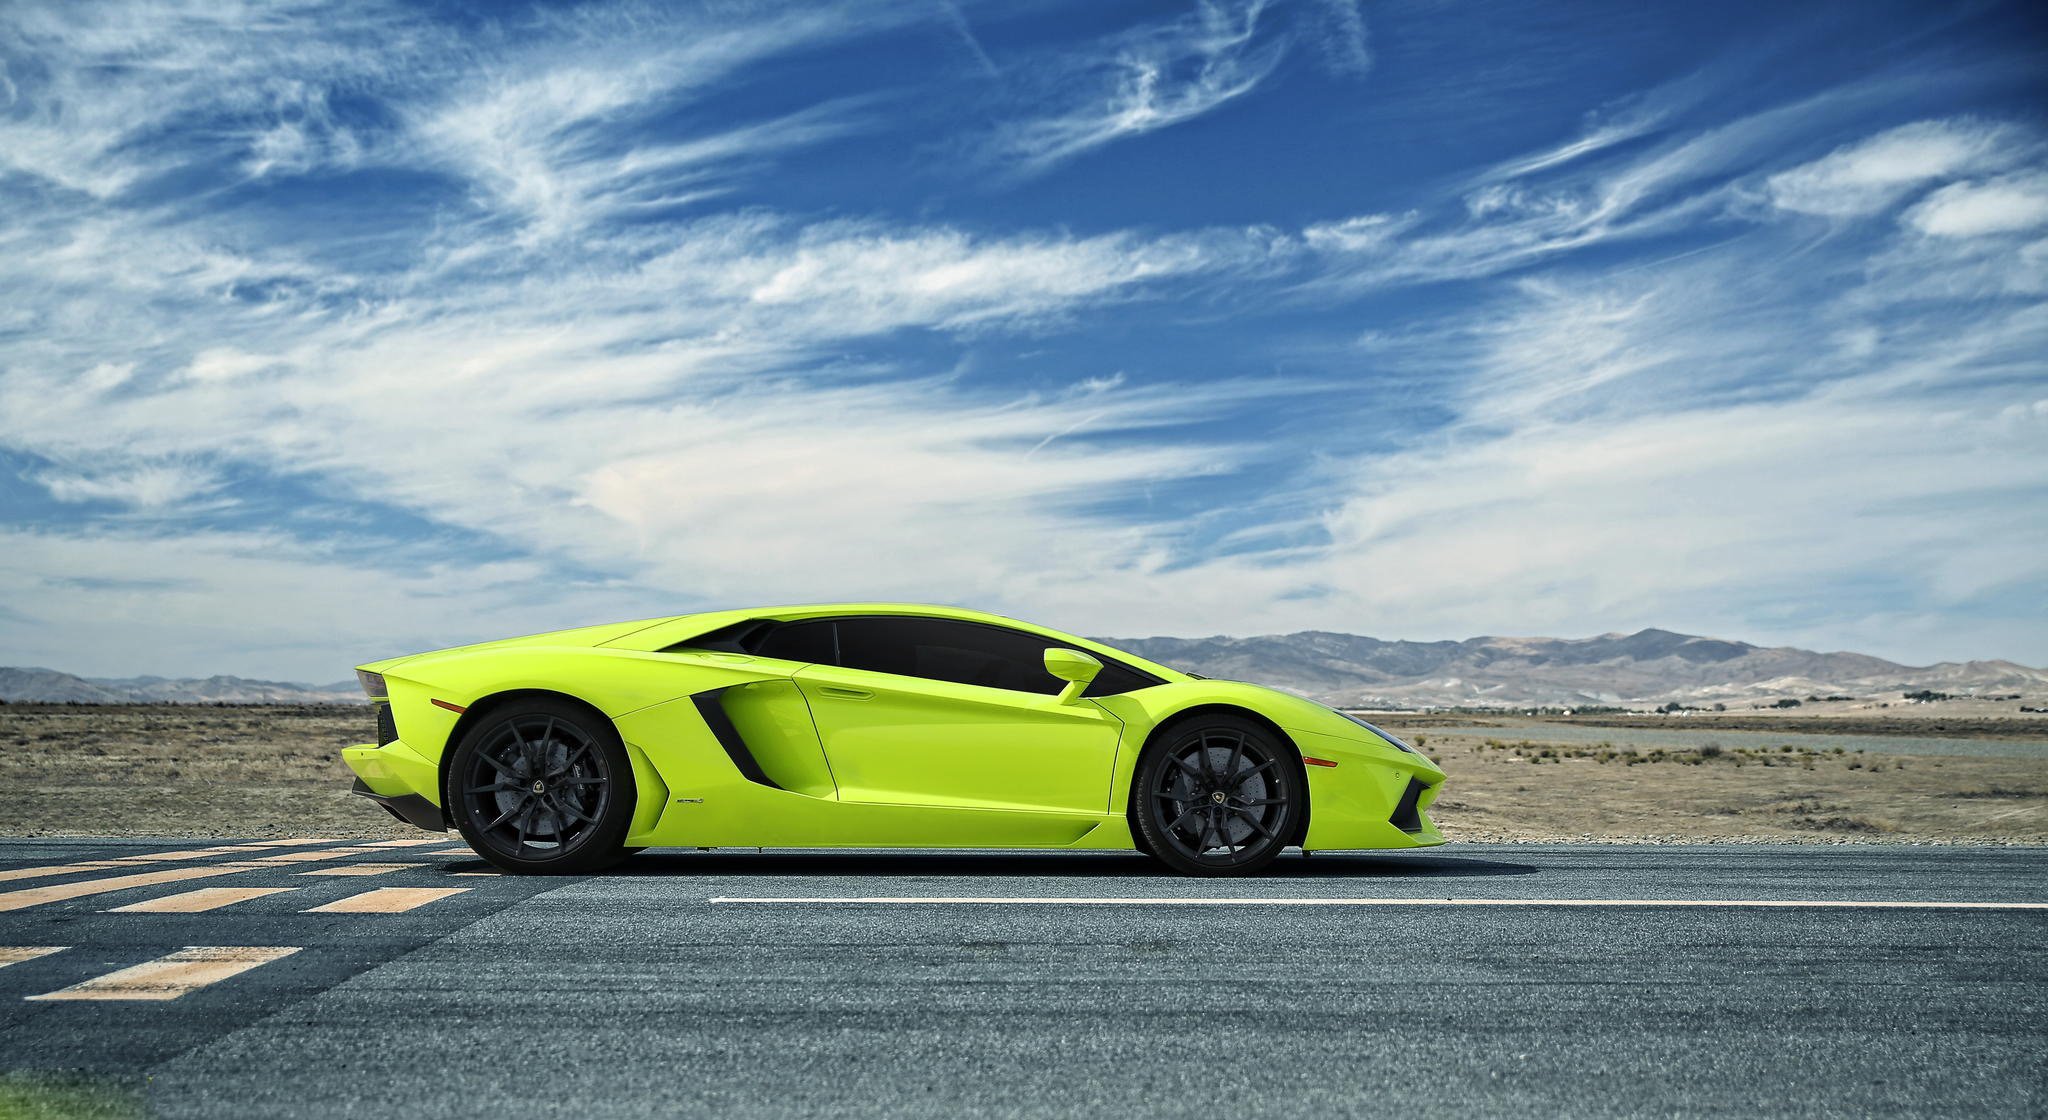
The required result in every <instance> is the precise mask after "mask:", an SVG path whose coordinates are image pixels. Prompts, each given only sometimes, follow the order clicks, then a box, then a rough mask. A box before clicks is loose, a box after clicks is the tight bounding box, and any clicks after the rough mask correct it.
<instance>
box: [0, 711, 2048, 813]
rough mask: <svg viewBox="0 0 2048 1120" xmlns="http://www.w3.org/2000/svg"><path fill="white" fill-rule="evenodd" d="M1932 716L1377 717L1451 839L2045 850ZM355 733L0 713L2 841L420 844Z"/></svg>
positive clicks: (2030, 779) (2015, 783)
mask: <svg viewBox="0 0 2048 1120" xmlns="http://www.w3.org/2000/svg"><path fill="white" fill-rule="evenodd" d="M1939 707H1940V705H1916V706H1913V707H1912V708H1910V709H1903V710H1896V711H1894V710H1879V711H1871V710H1867V709H1866V710H1857V711H1853V712H1852V711H1844V712H1842V713H1839V714H1838V715H1836V716H1830V715H1828V714H1826V713H1812V712H1801V713H1799V714H1788V715H1782V716H1781V715H1765V714H1759V713H1756V712H1744V713H1727V714H1716V715H1697V716H1693V717H1687V718H1676V717H1660V716H1627V715H1623V716H1611V715H1610V716H1582V717H1571V718H1547V719H1537V718H1529V717H1506V716H1493V715H1471V714H1465V713H1435V714H1431V715H1426V716H1422V715H1412V714H1405V715H1404V714H1385V715H1381V716H1375V717H1373V718H1375V719H1376V720H1378V721H1379V722H1380V723H1381V724H1382V726H1385V727H1386V728H1388V729H1389V730H1391V731H1394V732H1396V733H1398V734H1401V735H1404V736H1406V737H1408V738H1409V740H1410V741H1411V742H1413V743H1415V744H1416V746H1418V747H1419V748H1421V750H1422V751H1423V752H1424V753H1425V754H1428V755H1429V756H1431V757H1432V758H1434V759H1436V760H1437V761H1438V762H1439V763H1441V764H1442V765H1443V766H1444V768H1445V769H1446V770H1448V771H1449V772H1450V781H1449V783H1448V785H1447V786H1446V788H1445V790H1444V793H1443V794H1442V796H1441V797H1440V798H1439V800H1438V801H1437V804H1436V809H1435V816H1436V818H1437V820H1438V822H1439V824H1440V825H1441V826H1442V828H1443V831H1444V833H1445V834H1446V835H1447V836H1449V837H1451V838H1452V839H1453V840H1472V841H1559V840H1566V841H1570V840H1581V841H1583V840H1595V841H1617V842H1624V841H1625V842H1643V841H1653V842H1679V841H1687V842H1697V841H1702V840H1726V841H1745V840H1749V841H1774V842H1785V841H1806V842H1821V843H1830V842H1832V843H1841V842H1895V843H1896V842H1922V843H1926V842H1936V843H1942V842H1946V843H2036V844H2037V843H2042V842H2048V719H2041V718H2026V717H2020V718H2014V717H2011V716H2009V715H1991V714H1985V713H1981V712H1974V711H1969V710H1963V709H1961V708H1959V709H1958V710H1956V711H1954V712H1951V713H1948V714H1944V713H1942V712H1940V711H1937V710H1934V709H1937V708H1939ZM370 736H371V717H370V713H369V711H368V709H366V708H360V707H353V706H313V707H263V706H251V707H210V706H172V705H163V706H142V705H138V706H66V705H30V704H17V705H0V783H4V786H0V788H5V789H6V790H8V791H9V792H10V794H11V796H10V798H9V801H10V804H11V806H12V809H13V811H12V812H10V813H8V814H7V815H6V817H5V819H4V820H0V834H4V835H9V836H195V837H197V836H236V837H265V836H284V835H292V836H309V835H321V836H333V837H337V838H347V837H379V838H395V837H402V836H406V835H417V834H418V833H417V830H414V829H412V828H410V827H409V826H407V825H403V824H400V823H399V822H397V821H394V820H392V819H391V818H390V817H388V816H386V815H385V813H384V812H383V811H382V810H380V809H378V808H377V807H376V806H374V805H371V804H369V803H368V802H365V801H363V800H361V799H360V798H354V797H350V796H348V788H349V785H350V776H349V774H348V772H347V770H346V768H345V767H343V766H342V764H341V760H340V756H339V751H340V749H341V747H343V746H345V745H347V744H350V743H355V742H361V741H363V740H365V739H367V738H369V737H370Z"/></svg>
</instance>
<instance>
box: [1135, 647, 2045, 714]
mask: <svg viewBox="0 0 2048 1120" xmlns="http://www.w3.org/2000/svg"><path fill="white" fill-rule="evenodd" d="M1104 640H1105V641H1107V642H1108V644H1110V645H1113V646H1116V647H1117V648H1119V649H1127V650H1130V651H1131V652H1132V653H1135V654H1138V655H1140V656H1142V657H1147V658H1150V659H1152V660H1154V661H1157V662H1160V663H1162V664H1166V665H1171V666H1173V667H1174V668H1176V669H1182V670H1186V671H1188V672H1194V673H1200V674H1202V675H1203V676H1209V677H1224V678H1228V679H1230V680H1241V681H1252V682H1255V683H1258V684H1266V685H1273V686H1275V687H1278V688H1284V689H1287V690H1288V691H1290V692H1297V693H1301V694H1303V695H1305V696H1309V697H1311V698H1313V699H1316V700H1320V701H1322V702H1324V703H1327V704H1335V705H1338V706H1344V707H1402V708H1416V707H1452V708H1456V707H1533V706H1556V707H1578V706H1588V705H1619V706H1629V707H1648V706H1657V705H1663V704H1669V703H1677V704H1685V705H1694V706H1705V705H1708V704H1713V703H1731V704H1733V703H1745V704H1747V703H1755V702H1757V701H1767V702H1768V701H1772V700H1776V699H1780V698H1786V697H1790V698H1795V699H1797V698H1804V697H1807V696H1854V697H1859V698H1861V697H1877V696H1883V695H1886V694H1896V693H1899V692H1913V691H1920V690H1923V689H1927V690H1933V691H1936V692H1946V693H1950V694H1953V695H1965V694H1969V695H1979V696H1982V695H2010V694H2013V693H2020V694H2022V695H2024V696H2027V697H2029V698H2034V697H2039V696H2042V695H2044V694H2048V671H2044V670H2041V669H2030V668H2028V667H2026V666H2024V665H2017V664H2014V663H2013V662H2010V661H1962V662H1955V661H1944V662H1941V663H1939V664H1935V665H1927V666H1919V667H1915V666H1910V665H1900V664H1896V663H1894V662H1891V661H1886V660H1884V659H1882V658H1877V657H1871V656H1868V655H1866V654H1860V653H1815V652H1814V651H1812V650H1804V649H1794V648H1792V647H1789V646H1777V647H1766V646H1753V645H1750V644H1748V643H1746V642H1730V641H1723V640H1721V639H1718V638H1701V637H1696V636H1694V635H1691V634H1676V633H1673V632H1671V631H1669V630H1641V631H1638V632H1636V633H1634V634H1602V635H1600V636H1599V637H1596V638H1496V637H1486V638H1470V639H1467V640H1465V641H1462V642H1451V641H1443V642H1388V641H1381V640H1380V639H1378V638H1367V637H1361V636H1359V635H1357V634H1333V633H1329V632H1326V631H1320V630H1306V631H1302V632H1300V633H1297V634H1274V635H1268V636H1263V637H1253V638H1230V637H1214V638H1111V639H1104Z"/></svg>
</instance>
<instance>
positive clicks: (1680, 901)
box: [710, 895, 2048, 910]
mask: <svg viewBox="0 0 2048 1120" xmlns="http://www.w3.org/2000/svg"><path fill="white" fill-rule="evenodd" d="M710 901H711V902H713V903H732V904H743V905H749V906H764V905H791V904H794V905H813V906H816V905H852V906H1553V907H1574V906H1587V907H1602V906H1605V907H1616V906H1696V907H1754V908H1762V909H1779V910H1804V909H1817V910H2048V902H1912V901H1889V900H1878V899H1777V898H1101V897H1095V898H1090V897H1058V896H1053V897H1046V896H1020V897H1010V898H1005V897H990V898H984V897H975V896H917V895H902V896H883V895H874V896H840V897H833V896H828V895H816V896H808V897H782V898H742V897H733V898H728V897H722V896H721V897H716V898H713V899H711V900H710Z"/></svg>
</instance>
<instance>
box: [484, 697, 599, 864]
mask: <svg viewBox="0 0 2048 1120" xmlns="http://www.w3.org/2000/svg"><path fill="white" fill-rule="evenodd" d="M447 800H448V804H449V807H450V812H449V816H450V817H452V818H454V820H455V826H456V828H457V829H458V830H460V831H461V833H462V838H463V839H464V840H467V841H469V846H470V847H472V848H474V849H476V852H477V854H478V855H480V856H482V857H484V858H485V859H487V860H489V861H491V862H492V863H494V864H497V865H498V866H499V867H502V868H504V869H505V870H507V871H518V872H523V873H528V874H543V875H548V874H553V875H573V874H580V873H583V872H587V871H596V870H598V869H600V868H603V867H606V866H609V865H611V864H613V863H616V862H618V860H619V859H620V858H621V857H623V855H624V854H625V849H624V842H625V839H626V829H627V827H628V825H630V824H631V822H632V818H633V771H632V769H631V767H630V766H629V765H628V763H627V761H626V748H625V745H624V744H623V743H621V742H620V741H619V735H618V732H617V731H616V730H614V729H613V727H612V725H611V721H610V720H607V719H605V718H603V717H602V716H600V715H598V714H597V713H595V712H592V711H590V710H588V709H586V708H583V707H581V706H579V705H576V704H571V703H568V702H566V701H559V700H548V699H535V700H529V701H521V702H519V703H517V704H514V705H510V706H507V707H506V708H504V709H502V710H500V711H495V712H492V713H491V714H490V715H489V717H488V718H486V719H483V720H480V721H478V722H477V724H476V726H474V727H472V728H471V729H470V730H469V732H468V733H467V734H466V735H464V736H463V737H462V742H461V743H460V744H458V745H457V746H456V748H455V756H454V758H452V759H451V760H450V761H449V767H448V798H447Z"/></svg>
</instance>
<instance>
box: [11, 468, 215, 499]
mask: <svg viewBox="0 0 2048 1120" xmlns="http://www.w3.org/2000/svg"><path fill="white" fill-rule="evenodd" d="M37 481H38V482H41V483H42V484H43V486H44V488H45V489H47V490H49V492H50V496H51V497H53V498H55V499H57V500H58V501H60V502H117V503H120V504H122V505H126V506H132V507H135V508H137V509H143V510H160V509H166V508H169V507H171V506H176V505H180V504H183V503H185V502H188V501H190V500H191V499H193V498H195V497H198V496H199V495H202V494H205V493H207V492H208V491H210V490H212V489H214V487H215V486H216V485H218V482H217V480H216V479H215V477H214V475H213V473H212V472H211V471H207V470H203V469H201V468H198V467H192V466H185V465H180V464H175V463H158V464H150V465H144V466H135V467H128V468H124V469H116V470H111V471H104V472H100V473H96V474H80V473H74V472H69V471H46V472H44V473H43V474H41V475H39V476H37Z"/></svg>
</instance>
